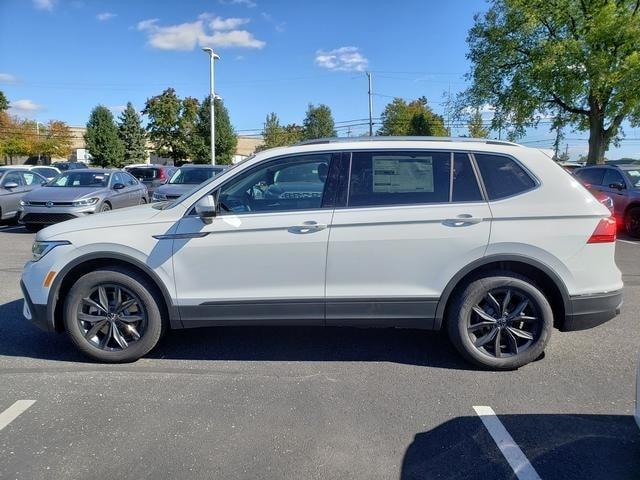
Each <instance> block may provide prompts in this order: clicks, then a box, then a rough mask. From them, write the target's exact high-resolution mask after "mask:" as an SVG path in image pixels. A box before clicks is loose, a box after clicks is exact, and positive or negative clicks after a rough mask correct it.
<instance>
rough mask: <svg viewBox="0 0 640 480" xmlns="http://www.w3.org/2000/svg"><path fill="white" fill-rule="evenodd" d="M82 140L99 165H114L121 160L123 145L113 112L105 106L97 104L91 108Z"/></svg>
mask: <svg viewBox="0 0 640 480" xmlns="http://www.w3.org/2000/svg"><path fill="white" fill-rule="evenodd" d="M84 140H85V142H86V144H87V150H88V151H89V153H90V154H91V156H92V157H93V161H94V162H95V163H97V164H99V165H100V166H102V167H109V166H116V165H119V164H120V163H121V162H122V157H123V153H124V147H123V146H122V142H121V141H120V138H119V137H118V127H117V126H116V124H115V122H114V121H113V114H112V113H111V111H110V110H109V109H108V108H107V107H105V106H103V105H98V106H97V107H95V108H94V109H93V110H92V112H91V115H90V116H89V121H88V122H87V131H86V133H85V134H84Z"/></svg>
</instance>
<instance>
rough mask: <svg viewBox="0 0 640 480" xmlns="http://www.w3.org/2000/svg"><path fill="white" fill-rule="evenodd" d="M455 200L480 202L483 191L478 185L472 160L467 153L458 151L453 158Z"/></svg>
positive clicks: (453, 196) (453, 195)
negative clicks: (481, 191)
mask: <svg viewBox="0 0 640 480" xmlns="http://www.w3.org/2000/svg"><path fill="white" fill-rule="evenodd" d="M452 175H453V193H452V196H451V201H453V202H479V201H482V193H480V187H479V186H478V179H477V178H476V174H475V172H474V171H473V167H472V166H471V160H470V159H469V156H468V155H467V154H466V153H456V154H455V157H454V160H453V173H452Z"/></svg>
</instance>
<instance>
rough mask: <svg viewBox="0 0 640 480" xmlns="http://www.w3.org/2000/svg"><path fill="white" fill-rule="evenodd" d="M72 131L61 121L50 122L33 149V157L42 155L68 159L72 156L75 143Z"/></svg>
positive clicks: (34, 143) (43, 129)
mask: <svg viewBox="0 0 640 480" xmlns="http://www.w3.org/2000/svg"><path fill="white" fill-rule="evenodd" d="M72 138H73V137H72V135H71V129H70V128H69V126H68V125H67V124H66V123H65V122H62V121H60V120H50V121H49V122H48V123H47V124H46V125H45V126H44V128H40V135H38V137H37V138H36V139H35V141H34V142H33V145H32V147H31V152H29V153H30V154H31V155H42V156H44V157H47V158H49V159H51V158H54V157H55V158H66V157H68V156H69V155H70V154H71V151H72V149H73V148H72V147H73V141H72Z"/></svg>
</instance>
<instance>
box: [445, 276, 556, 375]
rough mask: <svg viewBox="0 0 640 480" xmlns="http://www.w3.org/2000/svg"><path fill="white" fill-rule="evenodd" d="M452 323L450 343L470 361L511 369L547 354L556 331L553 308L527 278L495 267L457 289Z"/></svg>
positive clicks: (449, 316)
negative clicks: (492, 270)
mask: <svg viewBox="0 0 640 480" xmlns="http://www.w3.org/2000/svg"><path fill="white" fill-rule="evenodd" d="M447 322H448V323H447V328H448V332H449V338H450V339H451V342H452V343H453V345H454V346H455V347H456V349H457V350H458V351H459V352H460V353H461V354H462V355H463V356H464V357H465V358H466V359H467V360H469V361H470V362H472V363H475V364H476V365H479V366H481V367H485V368H490V369H493V370H511V369H515V368H518V367H521V366H523V365H526V364H527V363H529V362H532V361H533V360H535V359H537V358H538V357H539V356H540V355H541V354H542V352H543V351H544V348H545V347H546V345H547V343H548V342H549V338H550V336H551V330H552V328H553V311H552V310H551V306H550V305H549V302H548V300H547V299H546V298H545V296H544V294H543V293H542V292H541V291H540V289H538V287H536V286H535V284H534V283H533V282H532V281H531V280H529V279H528V278H526V277H524V276H521V275H517V274H514V273H511V272H491V273H489V274H487V275H486V276H483V277H481V278H476V279H475V280H473V281H471V282H470V283H468V284H467V285H466V286H465V287H464V288H462V289H461V290H460V291H459V292H458V293H457V295H456V296H455V297H454V299H453V302H452V304H451V307H450V308H449V310H448V317H447Z"/></svg>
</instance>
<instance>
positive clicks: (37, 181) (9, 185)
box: [0, 167, 47, 222]
mask: <svg viewBox="0 0 640 480" xmlns="http://www.w3.org/2000/svg"><path fill="white" fill-rule="evenodd" d="M46 181H47V180H46V179H45V178H44V177H42V176H41V175H39V174H38V173H35V172H32V171H29V170H26V169H22V168H13V167H0V221H2V222H6V221H12V220H17V218H18V214H19V213H20V200H22V198H23V197H24V196H25V195H26V194H27V193H29V192H31V191H32V190H34V189H37V188H40V186H41V185H42V184H43V183H45V182H46Z"/></svg>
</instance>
